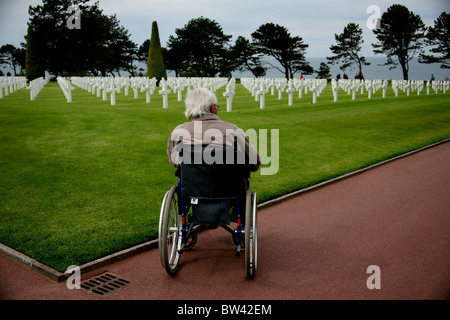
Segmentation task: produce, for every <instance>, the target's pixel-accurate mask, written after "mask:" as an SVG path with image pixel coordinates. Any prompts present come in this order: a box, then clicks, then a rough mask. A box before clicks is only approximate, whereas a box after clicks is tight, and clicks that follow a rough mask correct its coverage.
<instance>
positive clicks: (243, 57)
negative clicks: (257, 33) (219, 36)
mask: <svg viewBox="0 0 450 320" xmlns="http://www.w3.org/2000/svg"><path fill="white" fill-rule="evenodd" d="M232 50H233V51H234V53H235V57H236V64H237V69H239V71H241V72H242V71H245V70H248V71H250V72H251V73H252V74H253V76H254V77H255V78H258V77H263V76H265V75H266V70H267V69H266V68H264V67H263V66H262V64H261V60H260V55H259V54H258V53H257V51H256V48H255V47H253V46H252V45H251V43H250V41H249V40H247V39H245V38H244V37H242V36H239V37H238V38H237V39H236V42H235V44H234V46H233V49H232Z"/></svg>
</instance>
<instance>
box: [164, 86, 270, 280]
mask: <svg viewBox="0 0 450 320" xmlns="http://www.w3.org/2000/svg"><path fill="white" fill-rule="evenodd" d="M185 103H186V112H185V115H186V118H187V119H188V120H191V121H190V122H186V123H183V124H181V125H179V126H178V127H176V128H175V129H174V130H173V131H172V133H171V134H170V136H169V139H168V144H167V155H168V157H169V161H170V163H171V164H172V165H174V166H175V167H176V168H177V169H176V176H177V177H178V183H177V185H176V186H173V187H172V188H171V189H170V190H169V191H167V193H166V194H165V196H164V199H163V203H162V205H161V213H160V221H159V235H158V240H159V252H160V258H161V264H162V265H163V267H164V268H165V269H166V271H167V273H168V274H170V275H174V274H175V273H176V272H177V270H178V267H179V261H180V256H181V254H182V253H183V252H184V251H185V250H188V249H191V248H192V247H193V246H194V245H195V243H196V241H197V233H196V231H198V227H199V226H208V227H209V228H216V227H217V226H221V227H222V228H224V229H225V230H227V231H228V232H230V233H231V235H232V239H233V242H234V243H235V245H236V247H237V248H236V255H237V256H239V255H240V252H241V250H242V249H244V251H245V270H246V273H247V277H248V278H252V277H253V275H254V273H255V271H256V267H257V214H256V210H257V208H256V204H257V196H256V193H253V190H252V188H251V187H250V183H249V178H250V172H252V171H257V170H258V168H259V165H260V163H261V162H260V157H259V155H258V153H257V152H256V150H255V149H254V147H253V146H252V145H251V143H250V142H249V140H248V138H247V137H246V136H245V134H244V132H243V131H242V130H241V129H240V128H238V127H237V126H235V125H233V124H231V123H228V122H225V121H222V120H221V119H220V118H219V117H218V116H217V112H218V109H219V106H218V105H217V98H216V96H215V95H214V93H212V92H211V91H209V90H208V89H206V88H199V89H195V90H193V91H189V92H188V94H187V96H186V101H185ZM231 222H232V223H235V224H237V226H236V228H235V229H232V228H230V227H229V225H230V223H231Z"/></svg>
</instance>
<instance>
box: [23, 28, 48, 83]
mask: <svg viewBox="0 0 450 320" xmlns="http://www.w3.org/2000/svg"><path fill="white" fill-rule="evenodd" d="M35 39H36V38H35V31H34V28H33V26H31V25H28V32H27V44H26V58H25V76H26V78H27V80H28V81H31V80H34V79H36V78H40V77H43V76H44V75H45V70H44V66H43V65H42V64H41V61H43V60H44V59H43V57H42V55H41V52H39V51H38V49H37V48H38V44H37V43H36V40H35Z"/></svg>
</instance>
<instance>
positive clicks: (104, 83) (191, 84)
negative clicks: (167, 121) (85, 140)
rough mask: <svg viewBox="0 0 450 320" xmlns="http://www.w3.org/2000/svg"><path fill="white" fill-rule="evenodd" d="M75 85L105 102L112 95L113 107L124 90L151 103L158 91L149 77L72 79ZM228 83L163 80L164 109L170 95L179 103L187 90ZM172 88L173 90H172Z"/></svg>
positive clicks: (215, 79) (179, 78)
mask: <svg viewBox="0 0 450 320" xmlns="http://www.w3.org/2000/svg"><path fill="white" fill-rule="evenodd" d="M71 81H72V83H73V84H75V85H77V86H79V87H80V88H83V89H84V90H87V91H88V92H91V93H92V94H97V97H99V98H100V97H102V99H103V100H104V101H106V100H107V94H108V93H109V94H110V98H111V105H115V104H116V94H120V93H121V90H122V89H124V94H125V96H128V94H129V89H130V88H131V89H132V90H133V93H134V98H135V99H138V98H139V91H140V92H145V93H146V102H147V103H150V102H151V95H152V94H153V93H154V91H155V90H156V85H157V80H156V78H152V79H149V78H147V77H114V78H113V77H72V78H71ZM227 83H228V79H227V78H183V77H176V78H175V77H169V78H168V79H167V80H166V79H162V80H161V81H160V83H159V87H160V88H161V90H159V94H161V95H162V98H163V108H164V109H167V108H168V94H169V93H171V92H173V93H178V101H182V91H183V90H184V89H185V88H188V90H190V89H191V88H199V87H206V88H208V89H210V90H213V91H216V90H217V89H219V88H220V87H222V86H224V85H226V84H227ZM170 88H172V89H170Z"/></svg>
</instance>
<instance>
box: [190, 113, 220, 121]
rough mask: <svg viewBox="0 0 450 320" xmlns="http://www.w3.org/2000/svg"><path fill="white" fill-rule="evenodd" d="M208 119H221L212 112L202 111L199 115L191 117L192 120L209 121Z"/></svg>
mask: <svg viewBox="0 0 450 320" xmlns="http://www.w3.org/2000/svg"><path fill="white" fill-rule="evenodd" d="M210 120H216V121H221V119H220V118H219V117H218V116H217V115H215V114H214V113H204V114H202V115H201V116H199V117H196V118H193V119H192V121H210Z"/></svg>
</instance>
